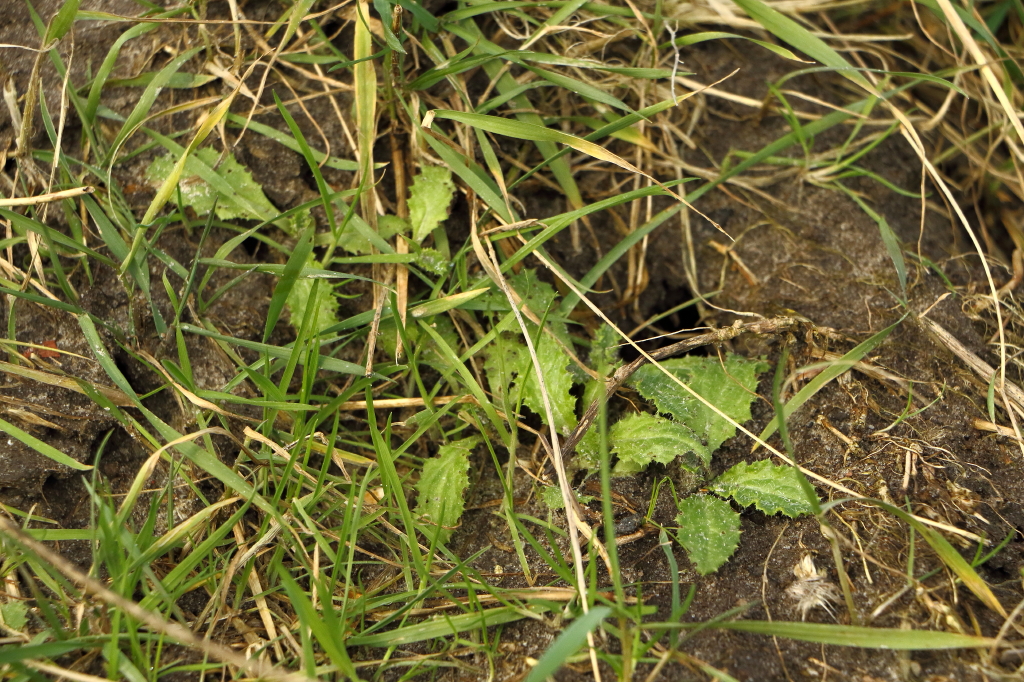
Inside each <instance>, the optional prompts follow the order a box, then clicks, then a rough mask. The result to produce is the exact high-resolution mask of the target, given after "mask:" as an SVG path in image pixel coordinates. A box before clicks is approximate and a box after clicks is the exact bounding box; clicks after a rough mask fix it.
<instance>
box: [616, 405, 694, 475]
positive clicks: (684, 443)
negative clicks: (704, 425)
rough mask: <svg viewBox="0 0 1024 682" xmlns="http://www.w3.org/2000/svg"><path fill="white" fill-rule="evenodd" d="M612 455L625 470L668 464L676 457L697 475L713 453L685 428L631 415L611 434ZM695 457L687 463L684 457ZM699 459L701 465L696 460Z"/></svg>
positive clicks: (617, 423)
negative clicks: (627, 468) (614, 455)
mask: <svg viewBox="0 0 1024 682" xmlns="http://www.w3.org/2000/svg"><path fill="white" fill-rule="evenodd" d="M608 439H609V440H610V441H611V448H612V452H613V453H614V454H616V455H618V456H619V460H620V462H622V463H625V464H624V465H625V466H631V467H632V468H634V469H635V468H636V467H639V468H641V469H642V468H643V467H645V466H647V465H648V464H650V463H651V462H660V463H661V464H668V463H669V462H671V461H672V460H674V459H676V458H677V457H679V458H681V459H680V462H681V464H682V466H683V467H684V468H686V469H689V470H690V471H696V470H697V469H698V468H699V467H700V463H701V462H703V464H704V465H707V464H708V463H709V462H710V461H711V451H710V450H708V448H707V447H706V446H705V445H704V443H702V442H701V440H700V438H698V437H697V434H695V433H694V432H693V429H691V428H690V427H689V426H687V425H686V424H682V423H680V422H674V421H672V420H671V419H665V418H664V417H655V416H654V415H651V414H646V413H640V414H631V415H629V416H628V417H626V418H624V419H621V420H620V421H618V422H616V423H615V424H614V425H613V426H612V427H611V429H609V431H608ZM690 453H693V454H695V455H696V457H695V458H691V459H689V460H687V459H686V458H685V457H682V456H683V455H687V454H690ZM698 458H699V461H697V459H698Z"/></svg>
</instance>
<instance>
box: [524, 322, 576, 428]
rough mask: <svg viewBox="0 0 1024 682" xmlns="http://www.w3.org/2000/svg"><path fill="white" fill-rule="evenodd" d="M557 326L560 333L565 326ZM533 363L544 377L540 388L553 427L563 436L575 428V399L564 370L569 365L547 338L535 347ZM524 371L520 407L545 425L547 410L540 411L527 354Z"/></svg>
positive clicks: (538, 393)
mask: <svg viewBox="0 0 1024 682" xmlns="http://www.w3.org/2000/svg"><path fill="white" fill-rule="evenodd" d="M556 326H561V328H562V331H564V328H565V325H564V324H561V325H556ZM536 349H537V360H538V361H539V363H540V372H541V374H542V375H543V377H544V386H545V388H547V391H548V398H549V399H550V400H551V412H552V415H553V417H554V420H555V423H554V424H553V425H552V424H548V426H553V427H554V428H555V429H556V430H557V431H558V432H559V433H561V434H562V435H567V434H568V433H569V432H570V431H572V430H573V429H574V428H576V396H574V395H572V393H571V392H570V391H571V390H572V384H573V375H572V373H571V372H569V371H568V369H567V366H568V364H569V363H570V362H571V360H570V359H569V356H568V355H566V354H565V351H563V350H562V348H561V346H559V344H558V341H556V340H555V339H554V338H552V336H551V335H550V334H541V335H540V339H538V340H537V343H536ZM527 362H529V366H528V368H526V369H524V370H523V371H525V372H526V381H525V382H524V383H523V403H524V404H525V405H526V406H527V407H529V408H530V409H531V410H533V411H534V412H536V413H537V414H539V415H540V417H541V421H543V422H544V423H545V424H547V423H548V414H547V410H545V409H544V397H543V395H542V394H541V391H540V381H539V380H538V379H537V372H536V370H535V368H534V366H533V361H532V359H530V358H529V354H528V353H527Z"/></svg>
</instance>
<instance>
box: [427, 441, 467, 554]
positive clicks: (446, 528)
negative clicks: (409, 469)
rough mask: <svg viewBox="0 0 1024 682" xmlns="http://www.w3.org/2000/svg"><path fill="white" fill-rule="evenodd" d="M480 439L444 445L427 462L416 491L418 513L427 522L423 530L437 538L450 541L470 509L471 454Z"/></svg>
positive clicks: (431, 536) (428, 535) (439, 540)
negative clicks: (467, 508)
mask: <svg viewBox="0 0 1024 682" xmlns="http://www.w3.org/2000/svg"><path fill="white" fill-rule="evenodd" d="M478 442H480V439H479V438H477V437H473V438H463V439H462V440H457V441H455V442H453V443H449V444H448V445H442V446H441V449H440V450H439V451H438V453H437V457H435V458H433V459H429V460H427V462H426V464H424V465H423V473H422V474H420V480H419V483H417V484H416V490H417V492H418V493H419V498H418V500H417V503H416V513H417V514H418V515H419V516H420V517H421V519H422V521H423V522H424V523H423V524H422V525H421V526H420V530H421V531H422V532H423V534H424V535H426V536H427V537H428V538H430V539H431V541H433V540H434V539H435V538H436V539H437V540H438V542H447V541H448V538H449V537H450V536H451V534H452V527H453V526H457V525H458V523H459V519H461V518H462V512H463V511H465V508H466V500H465V498H464V496H463V493H464V492H465V490H466V488H467V487H469V455H470V454H471V453H472V452H473V448H474V447H476V444H477V443H478Z"/></svg>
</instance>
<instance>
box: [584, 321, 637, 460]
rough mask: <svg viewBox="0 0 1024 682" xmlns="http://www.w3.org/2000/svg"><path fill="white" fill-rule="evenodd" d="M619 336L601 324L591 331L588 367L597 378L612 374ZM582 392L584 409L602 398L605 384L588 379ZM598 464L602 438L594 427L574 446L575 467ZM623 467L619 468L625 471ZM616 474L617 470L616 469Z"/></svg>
mask: <svg viewBox="0 0 1024 682" xmlns="http://www.w3.org/2000/svg"><path fill="white" fill-rule="evenodd" d="M618 343H619V335H618V334H617V333H616V332H615V330H614V329H612V328H611V327H610V326H609V325H607V324H601V326H600V327H598V328H597V331H596V332H594V340H593V342H592V343H591V346H590V356H589V360H590V367H591V369H593V370H594V371H595V372H597V373H598V374H599V375H600V376H602V377H604V378H605V379H607V378H608V377H610V376H611V375H612V374H614V373H615V369H616V368H617V367H618V365H619V348H618ZM585 384H586V385H585V387H584V389H583V407H584V409H585V408H587V407H590V404H591V403H593V402H594V401H595V400H597V399H598V398H603V397H604V393H605V385H604V382H603V381H597V380H594V379H590V380H588V381H586V382H585ZM600 463H601V436H600V434H599V433H598V432H597V429H596V428H591V429H587V432H586V433H584V434H583V438H582V439H581V440H580V442H579V443H577V444H576V459H575V460H574V464H576V465H577V466H579V467H580V468H582V469H593V468H595V467H597V466H598V465H599V464H600ZM624 469H625V467H624V466H623V467H622V470H624ZM617 471H619V470H617Z"/></svg>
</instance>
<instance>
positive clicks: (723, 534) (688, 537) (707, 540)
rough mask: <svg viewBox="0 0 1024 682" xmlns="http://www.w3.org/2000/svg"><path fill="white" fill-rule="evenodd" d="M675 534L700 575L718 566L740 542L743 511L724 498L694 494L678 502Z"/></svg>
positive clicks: (730, 554)
mask: <svg viewBox="0 0 1024 682" xmlns="http://www.w3.org/2000/svg"><path fill="white" fill-rule="evenodd" d="M678 508H679V515H678V516H676V523H678V524H679V530H677V531H676V537H677V538H678V539H679V544H681V545H682V546H683V547H684V548H685V549H686V554H687V555H688V556H689V557H690V561H692V562H693V564H694V566H695V567H696V568H697V572H698V573H700V574H701V575H707V574H708V573H713V572H715V571H717V570H718V567H719V566H721V565H722V564H724V563H725V562H726V561H728V560H729V557H731V556H732V555H733V552H735V551H736V547H738V546H739V544H740V515H739V514H737V513H736V512H735V511H733V509H732V506H731V505H730V504H729V503H728V502H726V501H725V500H720V499H718V498H717V497H712V496H710V495H694V496H692V497H687V498H686V499H684V500H682V501H681V502H680V503H679V507H678Z"/></svg>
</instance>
